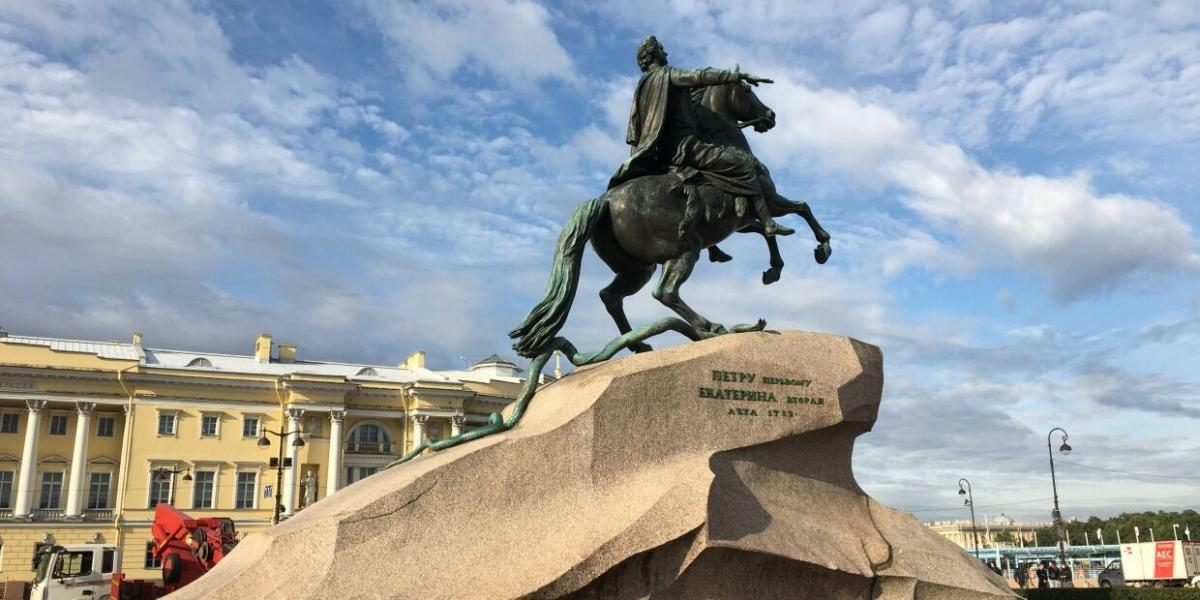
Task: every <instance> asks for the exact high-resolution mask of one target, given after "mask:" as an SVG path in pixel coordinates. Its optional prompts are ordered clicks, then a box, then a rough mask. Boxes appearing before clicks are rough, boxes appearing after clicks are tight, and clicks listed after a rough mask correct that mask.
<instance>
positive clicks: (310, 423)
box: [301, 417, 321, 435]
mask: <svg viewBox="0 0 1200 600" xmlns="http://www.w3.org/2000/svg"><path fill="white" fill-rule="evenodd" d="M301 428H302V429H303V430H304V435H321V419H318V418H316V417H309V418H307V419H304V423H303V424H302V425H301Z"/></svg>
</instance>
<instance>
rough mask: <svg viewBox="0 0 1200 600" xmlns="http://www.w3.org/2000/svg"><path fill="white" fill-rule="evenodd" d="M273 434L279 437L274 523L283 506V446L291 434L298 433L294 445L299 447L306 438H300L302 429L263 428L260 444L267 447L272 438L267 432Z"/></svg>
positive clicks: (301, 446) (259, 439) (302, 445)
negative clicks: (268, 437)
mask: <svg viewBox="0 0 1200 600" xmlns="http://www.w3.org/2000/svg"><path fill="white" fill-rule="evenodd" d="M268 433H269V434H271V435H273V436H276V437H278V438H279V442H280V443H279V464H277V465H276V466H275V514H274V515H273V516H272V517H271V523H272V524H278V523H279V513H280V512H282V511H281V509H282V508H283V447H284V446H285V445H286V444H284V443H283V442H284V441H286V440H287V438H288V436H289V435H292V434H293V433H294V434H296V439H294V440H292V445H293V446H295V447H297V448H303V447H304V440H303V439H301V438H300V430H299V429H295V430H292V431H271V430H270V429H266V428H263V430H262V437H260V438H258V445H259V446H260V447H263V448H266V447H267V446H270V445H271V440H269V439H267V434H268Z"/></svg>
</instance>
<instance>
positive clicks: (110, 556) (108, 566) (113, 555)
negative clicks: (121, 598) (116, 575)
mask: <svg viewBox="0 0 1200 600" xmlns="http://www.w3.org/2000/svg"><path fill="white" fill-rule="evenodd" d="M116 562H117V551H116V550H114V549H112V548H105V549H104V552H103V553H101V555H100V572H101V573H104V574H106V575H107V574H109V573H112V572H113V567H114V566H116Z"/></svg>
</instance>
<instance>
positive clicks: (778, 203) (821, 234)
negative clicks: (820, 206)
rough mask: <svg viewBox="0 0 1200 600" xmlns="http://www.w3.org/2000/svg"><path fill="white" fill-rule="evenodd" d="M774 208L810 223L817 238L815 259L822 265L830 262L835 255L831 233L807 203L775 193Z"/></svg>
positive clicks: (814, 250) (814, 251) (814, 252)
mask: <svg viewBox="0 0 1200 600" xmlns="http://www.w3.org/2000/svg"><path fill="white" fill-rule="evenodd" d="M771 204H772V208H773V209H775V210H786V211H787V212H791V213H794V214H797V215H800V217H801V218H803V219H804V222H805V223H808V227H809V228H810V229H812V232H813V236H814V237H816V238H817V242H818V244H817V247H816V248H814V249H813V257H814V258H816V259H817V262H818V263H820V264H825V261H827V260H829V255H830V254H833V247H832V246H830V245H829V239H830V238H829V232H827V231H825V228H823V227H821V224H820V223H818V222H817V217H815V216H813V213H812V209H810V208H809V207H808V203H807V202H793V201H791V200H788V199H787V198H785V197H783V195H781V194H779V193H778V192H776V193H775V198H774V200H773V201H772V202H771Z"/></svg>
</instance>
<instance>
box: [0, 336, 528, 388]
mask: <svg viewBox="0 0 1200 600" xmlns="http://www.w3.org/2000/svg"><path fill="white" fill-rule="evenodd" d="M0 342H7V343H14V344H28V345H35V346H45V347H48V348H50V349H52V350H58V351H63V352H81V353H88V354H94V355H96V356H99V357H101V358H115V359H123V360H136V361H138V362H139V364H140V365H142V366H145V367H151V368H160V369H184V370H189V371H198V372H204V371H209V372H220V373H238V374H248V375H271V376H283V375H316V376H333V377H344V378H346V379H347V380H350V381H354V382H360V383H370V382H380V383H412V382H417V381H424V382H447V383H461V382H478V383H491V382H497V381H499V382H511V383H520V382H521V381H522V379H521V378H519V377H518V376H516V374H517V373H519V371H520V369H519V368H518V367H517V366H516V365H515V364H512V363H511V362H510V361H507V360H505V359H503V358H501V357H500V356H498V355H492V356H490V357H488V358H485V359H484V360H482V361H480V362H479V363H476V365H474V366H475V367H482V366H486V367H492V368H487V369H474V370H468V371H458V370H454V371H435V370H432V369H426V368H424V367H415V366H413V367H410V366H399V367H397V366H387V365H367V364H355V363H339V362H323V361H310V360H296V361H293V362H284V361H279V360H274V359H273V360H270V361H259V360H258V359H257V358H255V357H254V356H249V355H237V354H218V353H213V352H192V351H186V350H170V349H165V348H143V347H142V346H140V345H136V344H132V343H123V342H115V341H114V342H94V341H87V340H66V339H56V338H42V337H29V336H19V335H5V336H3V337H0ZM497 366H502V368H501V369H496V368H495V367H497ZM510 369H511V374H510Z"/></svg>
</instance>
